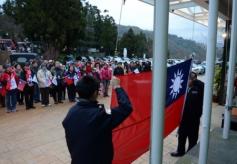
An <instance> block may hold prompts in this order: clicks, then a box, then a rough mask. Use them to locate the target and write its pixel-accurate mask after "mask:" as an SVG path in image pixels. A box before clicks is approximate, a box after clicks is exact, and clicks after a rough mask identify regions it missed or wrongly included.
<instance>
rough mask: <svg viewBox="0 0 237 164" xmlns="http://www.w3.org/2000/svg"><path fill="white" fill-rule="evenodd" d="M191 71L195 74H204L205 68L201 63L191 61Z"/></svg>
mask: <svg viewBox="0 0 237 164" xmlns="http://www.w3.org/2000/svg"><path fill="white" fill-rule="evenodd" d="M192 72H195V73H196V74H204V73H205V68H204V67H203V66H201V65H198V64H194V63H193V66H192Z"/></svg>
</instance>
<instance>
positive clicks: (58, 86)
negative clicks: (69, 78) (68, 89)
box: [51, 61, 63, 104]
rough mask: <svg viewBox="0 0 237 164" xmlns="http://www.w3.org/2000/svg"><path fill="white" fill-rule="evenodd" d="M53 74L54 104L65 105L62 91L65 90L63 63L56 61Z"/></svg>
mask: <svg viewBox="0 0 237 164" xmlns="http://www.w3.org/2000/svg"><path fill="white" fill-rule="evenodd" d="M51 72H52V74H53V76H54V77H53V80H52V83H53V88H52V95H53V99H54V103H55V104H58V103H63V102H62V90H63V70H62V69H61V63H60V62H58V61H56V62H55V67H54V68H53V69H52V71H51Z"/></svg>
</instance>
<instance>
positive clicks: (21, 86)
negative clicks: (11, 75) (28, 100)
mask: <svg viewBox="0 0 237 164" xmlns="http://www.w3.org/2000/svg"><path fill="white" fill-rule="evenodd" d="M25 85H26V81H24V80H21V79H20V80H19V83H18V87H17V88H18V90H20V91H23V90H24V88H25Z"/></svg>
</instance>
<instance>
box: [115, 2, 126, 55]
mask: <svg viewBox="0 0 237 164" xmlns="http://www.w3.org/2000/svg"><path fill="white" fill-rule="evenodd" d="M124 4H125V0H122V3H121V8H120V16H119V24H118V30H117V31H118V32H117V38H116V45H115V52H114V54H115V55H117V52H118V37H119V28H120V24H121V18H122V12H123V5H124Z"/></svg>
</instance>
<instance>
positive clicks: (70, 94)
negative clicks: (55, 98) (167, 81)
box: [67, 84, 76, 101]
mask: <svg viewBox="0 0 237 164" xmlns="http://www.w3.org/2000/svg"><path fill="white" fill-rule="evenodd" d="M67 92H68V99H69V101H75V98H76V87H75V85H74V84H71V85H68V86H67Z"/></svg>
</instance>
